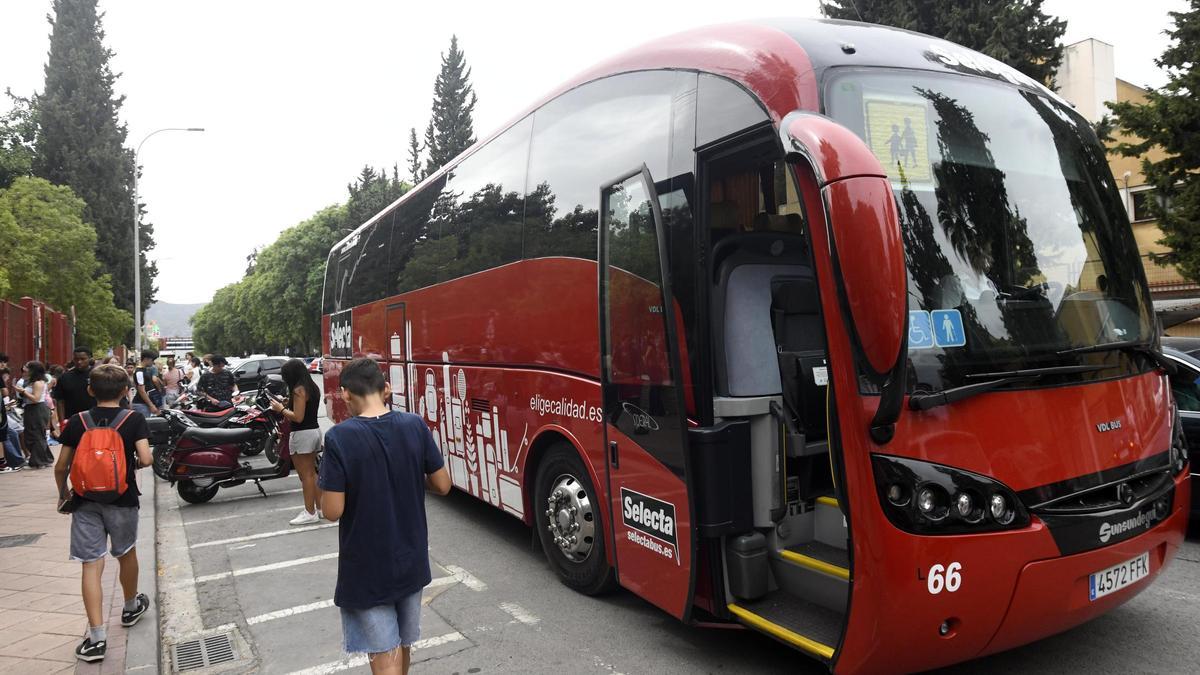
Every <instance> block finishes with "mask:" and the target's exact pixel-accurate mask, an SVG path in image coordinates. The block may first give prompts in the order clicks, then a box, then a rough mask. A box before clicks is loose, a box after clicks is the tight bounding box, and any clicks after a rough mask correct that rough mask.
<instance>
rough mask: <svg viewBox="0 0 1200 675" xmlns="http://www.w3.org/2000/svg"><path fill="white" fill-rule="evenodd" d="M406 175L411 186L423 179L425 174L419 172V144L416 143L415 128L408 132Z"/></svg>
mask: <svg viewBox="0 0 1200 675" xmlns="http://www.w3.org/2000/svg"><path fill="white" fill-rule="evenodd" d="M408 175H409V177H411V178H412V182H413V185H416V184H417V183H420V182H421V180H422V179H424V178H425V172H424V171H422V170H421V144H420V143H419V142H418V141H417V129H416V127H412V128H410V129H409V130H408Z"/></svg>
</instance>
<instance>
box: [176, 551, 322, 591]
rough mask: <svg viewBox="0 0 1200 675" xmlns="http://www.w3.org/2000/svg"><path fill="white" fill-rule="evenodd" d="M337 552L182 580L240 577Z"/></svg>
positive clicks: (319, 559)
mask: <svg viewBox="0 0 1200 675" xmlns="http://www.w3.org/2000/svg"><path fill="white" fill-rule="evenodd" d="M337 557H338V554H337V553H322V554H321V555H314V556H309V557H307V558H297V559H296V560H285V561H283V562H277V563H271V564H270V565H259V566H258V567H245V568H242V569H240V570H233V571H230V572H217V573H216V574H205V575H203V576H198V577H196V578H195V580H194V581H191V582H187V581H185V582H183V584H185V585H192V584H202V583H204V582H206V581H216V580H217V579H225V578H228V577H241V576H245V575H247V574H258V573H260V572H271V571H274V570H280V569H284V568H286V567H295V566H297V565H307V564H309V563H315V562H320V561H322V560H331V559H334V558H337Z"/></svg>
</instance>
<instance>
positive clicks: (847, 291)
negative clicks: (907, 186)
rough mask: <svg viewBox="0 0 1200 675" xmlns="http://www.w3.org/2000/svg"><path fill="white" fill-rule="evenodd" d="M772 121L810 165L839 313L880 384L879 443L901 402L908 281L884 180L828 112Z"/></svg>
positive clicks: (794, 156) (875, 432) (875, 425)
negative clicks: (835, 282)
mask: <svg viewBox="0 0 1200 675" xmlns="http://www.w3.org/2000/svg"><path fill="white" fill-rule="evenodd" d="M780 129H781V140H782V141H783V145H784V148H785V150H786V151H787V153H788V158H789V159H790V160H793V161H795V160H801V159H803V160H805V161H807V162H808V163H809V164H811V165H812V168H813V171H814V172H815V173H816V177H817V183H818V187H819V188H820V189H821V197H822V198H823V201H824V205H825V212H826V217H827V218H828V230H829V235H830V246H831V249H832V250H831V254H832V258H833V270H834V274H835V275H836V276H837V278H838V289H837V290H838V300H839V302H840V304H841V306H842V307H841V309H842V314H843V316H845V317H847V318H848V319H849V320H848V321H847V329H848V331H849V333H850V336H851V340H852V342H853V343H854V348H855V349H857V350H858V352H859V353H860V354H861V355H862V356H863V359H862V361H864V362H865V363H866V365H867V366H868V368H867V370H868V371H869V372H868V373H867V374H868V375H869V376H870V377H871V379H872V380H873V381H874V382H875V383H876V384H877V385H878V386H879V388H880V401H879V407H878V408H877V409H876V412H875V417H874V419H873V420H872V422H871V437H872V438H873V439H874V440H875V442H877V443H880V444H883V443H887V442H888V441H890V440H891V438H892V434H893V432H894V431H895V423H896V420H897V419H899V417H900V411H901V409H902V405H903V403H904V388H905V387H904V375H905V372H904V371H905V362H906V361H907V359H908V343H907V341H906V339H905V336H906V331H907V326H908V296H907V283H908V282H907V276H906V271H905V265H904V242H903V238H902V237H901V234H900V217H899V214H898V212H897V211H896V199H895V197H894V196H893V193H892V186H891V183H890V182H889V181H888V178H887V173H886V172H885V171H884V169H883V166H882V165H881V164H880V163H879V160H878V159H877V158H876V157H875V155H874V153H872V152H871V149H870V148H868V147H867V145H866V143H863V141H862V139H861V138H859V137H858V135H857V134H855V133H854V132H853V131H850V130H849V129H847V128H846V127H844V126H842V125H840V124H838V123H837V122H835V121H833V120H831V119H830V118H828V117H825V116H823V115H816V114H812V113H802V112H795V113H792V114H790V115H788V116H787V117H786V118H784V120H783V123H782V125H781V126H780Z"/></svg>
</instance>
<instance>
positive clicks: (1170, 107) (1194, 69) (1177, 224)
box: [1109, 0, 1200, 280]
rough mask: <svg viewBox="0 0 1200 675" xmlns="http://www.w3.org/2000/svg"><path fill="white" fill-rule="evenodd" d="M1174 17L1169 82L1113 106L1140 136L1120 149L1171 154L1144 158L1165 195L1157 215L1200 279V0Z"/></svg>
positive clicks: (1186, 268)
mask: <svg viewBox="0 0 1200 675" xmlns="http://www.w3.org/2000/svg"><path fill="white" fill-rule="evenodd" d="M1170 15H1171V19H1172V20H1173V21H1174V25H1173V27H1172V28H1171V29H1169V30H1167V36H1168V37H1169V39H1170V42H1169V43H1168V45H1167V48H1166V50H1165V51H1164V52H1163V54H1162V56H1161V57H1159V58H1158V59H1157V60H1156V61H1155V63H1157V64H1158V66H1159V67H1160V68H1162V69H1163V70H1165V71H1166V73H1167V83H1166V85H1164V86H1163V87H1161V88H1159V89H1155V90H1151V91H1150V92H1148V93H1147V95H1146V101H1145V103H1132V102H1121V103H1110V104H1109V107H1110V108H1111V109H1112V111H1113V113H1114V114H1115V115H1116V117H1117V122H1116V123H1117V124H1118V125H1119V126H1120V128H1121V130H1122V131H1124V132H1125V133H1126V134H1131V135H1132V136H1134V138H1132V139H1130V140H1127V141H1125V142H1122V143H1118V144H1117V145H1116V147H1115V150H1116V151H1117V152H1119V153H1121V154H1123V155H1125V156H1127V157H1137V156H1140V155H1144V154H1146V152H1147V151H1148V150H1150V148H1153V147H1158V148H1161V149H1162V150H1163V152H1165V153H1166V157H1165V158H1163V159H1162V160H1159V161H1157V162H1155V161H1151V160H1150V159H1149V158H1147V157H1143V158H1142V173H1143V174H1144V175H1145V176H1146V181H1147V182H1148V183H1150V184H1151V185H1153V186H1154V187H1155V189H1156V191H1157V193H1158V197H1159V199H1158V200H1150V209H1151V213H1152V214H1153V215H1154V217H1156V218H1157V219H1158V227H1159V228H1160V229H1161V230H1162V231H1163V234H1164V235H1165V236H1164V237H1163V239H1162V241H1161V242H1160V243H1162V244H1164V245H1166V246H1169V247H1170V248H1171V250H1172V251H1173V255H1172V258H1173V259H1174V262H1175V263H1176V264H1177V265H1178V267H1179V271H1180V273H1181V274H1183V275H1184V276H1185V277H1187V278H1189V279H1192V280H1200V98H1197V97H1196V94H1197V92H1200V0H1190V2H1189V9H1188V10H1187V11H1183V12H1171V13H1170Z"/></svg>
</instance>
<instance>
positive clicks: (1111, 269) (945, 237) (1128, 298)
mask: <svg viewBox="0 0 1200 675" xmlns="http://www.w3.org/2000/svg"><path fill="white" fill-rule="evenodd" d="M826 103H827V106H826V107H827V109H828V111H829V113H830V115H831V116H832V117H834V118H835V119H837V120H838V121H839V122H840V123H841V124H843V125H846V126H848V127H849V128H850V129H852V130H854V131H855V132H856V133H857V134H858V135H859V136H860V137H861V138H862V139H863V140H864V141H865V142H866V143H867V145H868V146H869V147H870V148H871V150H872V152H873V153H874V154H875V155H876V156H877V157H878V158H879V160H880V162H881V163H882V164H883V165H884V167H885V168H886V170H887V173H888V177H889V179H890V180H891V183H892V187H893V189H894V191H895V196H896V201H897V205H898V209H899V214H900V224H901V230H902V234H903V239H904V245H905V250H906V254H907V266H908V297H909V300H908V305H909V307H908V309H909V334H908V338H909V359H910V369H909V373H910V377H909V382H910V384H909V386H910V388H911V389H913V390H916V391H939V390H942V389H946V388H949V387H953V386H958V385H962V384H966V383H970V382H972V381H978V380H977V379H974V380H973V379H972V378H971V375H973V374H975V375H978V374H981V373H994V372H999V371H1011V370H1017V369H1023V368H1036V367H1044V366H1057V365H1070V364H1074V363H1080V362H1085V363H1091V362H1096V361H1097V359H1098V356H1097V354H1096V353H1089V351H1088V350H1084V351H1083V352H1082V353H1081V352H1080V351H1078V350H1079V348H1081V347H1094V346H1096V345H1103V344H1107V343H1114V345H1115V344H1116V343H1122V344H1129V343H1130V342H1143V343H1145V342H1149V341H1151V340H1152V335H1153V333H1152V330H1153V329H1152V326H1153V321H1152V318H1151V313H1150V308H1149V300H1148V298H1149V294H1148V290H1147V288H1146V285H1145V278H1144V275H1143V272H1142V268H1141V264H1140V261H1139V259H1138V250H1137V245H1136V242H1135V241H1134V238H1133V234H1132V232H1131V230H1130V228H1129V224H1128V220H1127V216H1126V214H1125V213H1124V211H1123V209H1122V207H1121V203H1120V196H1119V193H1118V192H1117V190H1116V188H1115V185H1113V182H1112V178H1111V173H1110V172H1109V169H1108V165H1107V163H1106V160H1105V156H1104V150H1103V148H1102V147H1101V146H1100V144H1099V142H1098V141H1097V140H1096V137H1095V135H1094V134H1093V132H1092V130H1091V129H1090V128H1089V127H1088V126H1087V123H1086V122H1085V121H1084V120H1083V119H1082V118H1081V117H1080V116H1079V115H1077V114H1076V113H1074V112H1073V111H1071V110H1069V109H1068V108H1066V107H1064V106H1063V105H1062V104H1061V103H1059V102H1057V101H1055V100H1053V99H1051V98H1050V97H1047V96H1044V95H1040V94H1038V93H1034V92H1031V91H1028V90H1025V89H1021V88H1018V87H1015V86H1011V85H1007V84H1003V83H999V82H991V81H989V80H986V79H983V78H979V77H969V76H957V75H941V74H936V73H925V72H911V71H909V72H903V73H899V72H896V71H887V70H880V71H878V72H869V71H850V72H846V73H843V74H841V75H839V76H836V77H834V78H832V79H831V80H830V83H829V88H828V89H827V97H826ZM1070 350H1076V351H1074V352H1071V351H1070ZM1101 351H1103V350H1101ZM1114 352H1115V349H1114ZM1113 358H1116V359H1118V362H1119V363H1121V364H1123V367H1125V368H1126V369H1128V368H1130V367H1132V363H1133V362H1132V361H1130V360H1128V359H1125V358H1124V357H1119V356H1118V357H1113ZM1106 362H1107V363H1113V361H1111V360H1109V361H1106ZM1112 375H1113V371H1108V372H1107V374H1106V376H1112ZM1076 377H1086V376H1076Z"/></svg>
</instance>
